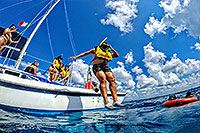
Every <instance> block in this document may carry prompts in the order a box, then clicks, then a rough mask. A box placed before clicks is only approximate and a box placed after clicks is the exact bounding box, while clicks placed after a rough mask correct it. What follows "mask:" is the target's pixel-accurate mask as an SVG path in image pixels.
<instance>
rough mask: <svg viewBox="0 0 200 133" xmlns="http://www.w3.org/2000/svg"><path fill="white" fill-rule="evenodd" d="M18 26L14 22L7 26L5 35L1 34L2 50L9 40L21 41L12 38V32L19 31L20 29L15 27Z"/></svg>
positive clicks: (11, 41) (0, 44)
mask: <svg viewBox="0 0 200 133" xmlns="http://www.w3.org/2000/svg"><path fill="white" fill-rule="evenodd" d="M15 28H16V26H15V25H14V24H12V25H11V26H10V27H9V28H6V29H5V30H4V32H3V35H1V36H0V52H1V51H2V50H3V48H4V47H5V46H6V43H7V42H8V41H9V42H10V43H19V41H13V40H12V33H13V32H17V31H18V29H15Z"/></svg>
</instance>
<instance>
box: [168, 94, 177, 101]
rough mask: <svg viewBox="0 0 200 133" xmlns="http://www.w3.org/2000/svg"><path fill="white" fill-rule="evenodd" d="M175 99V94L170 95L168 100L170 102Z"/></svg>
mask: <svg viewBox="0 0 200 133" xmlns="http://www.w3.org/2000/svg"><path fill="white" fill-rule="evenodd" d="M175 99H176V96H175V94H172V95H170V96H169V98H168V100H175Z"/></svg>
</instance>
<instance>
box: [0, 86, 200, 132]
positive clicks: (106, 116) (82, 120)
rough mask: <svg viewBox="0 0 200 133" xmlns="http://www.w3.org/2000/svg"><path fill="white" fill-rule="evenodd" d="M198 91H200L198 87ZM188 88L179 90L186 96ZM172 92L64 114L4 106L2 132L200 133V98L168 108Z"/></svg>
mask: <svg viewBox="0 0 200 133" xmlns="http://www.w3.org/2000/svg"><path fill="white" fill-rule="evenodd" d="M194 93H199V89H196V90H195V92H194ZM185 94H186V92H181V93H179V94H176V95H177V97H178V98H182V97H184V96H185ZM167 99H168V95H166V96H160V97H155V98H150V99H144V100H132V97H131V96H129V97H126V99H125V101H124V104H125V105H126V107H124V108H118V109H117V110H114V111H109V110H106V109H103V110H92V111H80V112H70V113H64V114H61V115H32V114H26V113H20V112H15V111H9V110H5V109H0V132H40V133H41V132H66V133H151V132H152V133H166V132H167V133H182V132H183V133H193V132H194V133H198V132H200V101H197V102H194V103H190V104H186V105H182V106H179V107H171V108H166V107H163V106H162V104H163V103H164V102H165V101H167Z"/></svg>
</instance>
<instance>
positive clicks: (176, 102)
mask: <svg viewBox="0 0 200 133" xmlns="http://www.w3.org/2000/svg"><path fill="white" fill-rule="evenodd" d="M198 100H199V99H198V98H196V97H188V98H183V99H175V100H170V101H167V102H165V103H164V104H163V106H165V107H170V106H179V105H183V104H187V103H191V102H195V101H198Z"/></svg>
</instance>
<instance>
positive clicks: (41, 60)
mask: <svg viewBox="0 0 200 133" xmlns="http://www.w3.org/2000/svg"><path fill="white" fill-rule="evenodd" d="M26 55H27V56H29V57H31V58H34V59H37V60H40V61H43V62H46V63H49V64H52V62H49V61H46V60H44V59H40V58H38V57H36V56H33V55H30V54H26Z"/></svg>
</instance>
